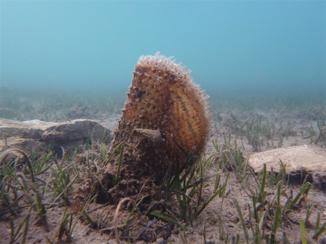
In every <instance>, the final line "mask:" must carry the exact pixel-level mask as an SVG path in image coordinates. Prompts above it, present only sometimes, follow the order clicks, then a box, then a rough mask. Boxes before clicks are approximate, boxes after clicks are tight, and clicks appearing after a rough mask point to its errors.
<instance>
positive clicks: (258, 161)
mask: <svg viewBox="0 0 326 244" xmlns="http://www.w3.org/2000/svg"><path fill="white" fill-rule="evenodd" d="M281 162H282V163H283V164H284V165H285V167H286V172H287V174H288V175H291V176H298V174H304V177H307V178H308V179H311V181H313V183H315V184H316V185H318V186H321V185H322V188H324V185H325V184H326V149H325V148H321V147H318V146H315V145H301V146H293V147H287V148H277V149H272V150H268V151H264V152H258V153H253V154H251V155H250V157H249V165H250V166H251V167H252V168H253V169H254V171H255V172H260V171H262V170H263V167H264V164H266V169H267V170H268V171H273V172H279V170H280V165H281Z"/></svg>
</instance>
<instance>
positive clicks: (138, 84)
mask: <svg viewBox="0 0 326 244" xmlns="http://www.w3.org/2000/svg"><path fill="white" fill-rule="evenodd" d="M151 130H153V131H154V130H155V131H156V132H155V133H151ZM157 131H159V133H160V134H159V136H160V142H157V141H155V140H149V139H148V138H149V137H148V136H147V135H151V134H155V135H157ZM208 131H209V120H208V114H207V106H206V98H205V96H204V94H203V92H202V91H201V90H200V89H199V88H198V87H197V86H196V85H194V84H193V82H192V80H191V78H190V75H189V73H188V72H187V70H185V68H183V67H182V66H180V65H178V64H176V63H174V62H173V60H171V59H169V58H166V57H163V56H160V55H154V56H143V57H141V58H140V59H139V61H138V63H137V64H136V67H135V71H134V73H133V79H132V84H131V87H130V89H129V93H128V98H127V101H126V103H125V106H124V109H123V113H122V117H121V119H120V122H119V125H118V128H117V130H116V132H115V136H114V139H113V142H112V147H111V148H114V147H116V146H117V145H118V144H121V143H122V144H124V145H125V152H124V153H125V155H124V156H125V158H124V160H125V161H129V162H130V161H137V160H138V161H141V163H144V164H146V165H149V167H150V168H152V169H156V170H158V171H161V170H162V171H164V172H167V171H169V173H173V172H174V173H176V172H175V171H179V170H182V169H184V168H185V167H187V166H189V165H191V164H192V163H193V162H194V161H195V160H196V159H197V158H198V156H199V155H200V154H201V152H202V151H203V149H204V147H205V143H206V140H207V135H208ZM171 170H172V171H171Z"/></svg>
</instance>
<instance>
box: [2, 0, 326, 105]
mask: <svg viewBox="0 0 326 244" xmlns="http://www.w3.org/2000/svg"><path fill="white" fill-rule="evenodd" d="M0 11H1V12H0V41H1V43H0V44H1V46H0V47H1V48H0V65H1V66H0V86H5V87H13V88H19V89H23V90H33V89H38V90H40V89H41V90H42V89H43V90H46V91H67V92H75V93H76V92H78V91H81V92H85V91H87V92H93V94H97V93H98V94H100V93H101V94H121V95H124V94H125V92H126V90H127V88H128V86H129V83H130V80H131V75H132V70H133V66H134V64H135V63H136V61H137V59H138V57H139V56H140V55H144V54H154V53H155V52H157V51H159V52H161V53H162V54H164V55H167V56H174V57H175V58H176V60H177V61H178V62H180V63H183V64H184V65H186V66H187V67H188V68H190V69H191V70H192V76H193V78H194V80H195V81H196V82H197V83H199V84H200V85H201V87H203V88H204V89H205V90H206V91H207V92H208V93H209V95H210V96H211V97H213V98H214V97H218V96H221V95H223V94H228V93H230V94H231V93H233V94H238V95H239V96H240V95H244V94H245V95H246V96H255V95H262V97H263V96H264V94H277V95H284V96H292V95H298V96H302V98H303V99H305V98H306V97H319V98H323V97H326V1H314V0H306V1H296V0H292V1H290V0H288V1H278V0H266V1H258V0H257V1H235V0H231V1H219V0H215V1H213V0H211V1H199V0H198V1H195V0H185V1H180V0H179V1H178V0H165V1H163V0H162V1H154V0H133V1H132V0H129V1H123V0H116V1H114V0H111V1H110V0H107V1H104V0H101V1H100V0H92V1H91V0H67V1H64V0H0Z"/></svg>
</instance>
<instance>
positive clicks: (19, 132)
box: [0, 119, 111, 151]
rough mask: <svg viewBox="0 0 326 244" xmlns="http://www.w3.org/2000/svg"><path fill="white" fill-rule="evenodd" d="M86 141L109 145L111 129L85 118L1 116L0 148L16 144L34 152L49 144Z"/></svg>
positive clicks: (53, 145) (55, 145)
mask: <svg viewBox="0 0 326 244" xmlns="http://www.w3.org/2000/svg"><path fill="white" fill-rule="evenodd" d="M85 140H91V141H99V142H103V143H107V144H108V143H109V142H110V140H111V131H110V130H109V129H107V128H105V127H103V126H102V125H100V124H99V123H98V122H96V121H93V120H87V119H78V120H72V121H66V122H60V123H59V122H58V123H57V122H46V121H41V120H29V121H16V120H8V119H0V150H3V149H4V148H7V147H12V146H18V147H20V148H23V149H27V150H28V151H31V150H32V151H33V150H36V149H37V148H44V147H46V146H49V145H51V147H60V146H70V145H76V144H78V143H82V142H84V141H85Z"/></svg>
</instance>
